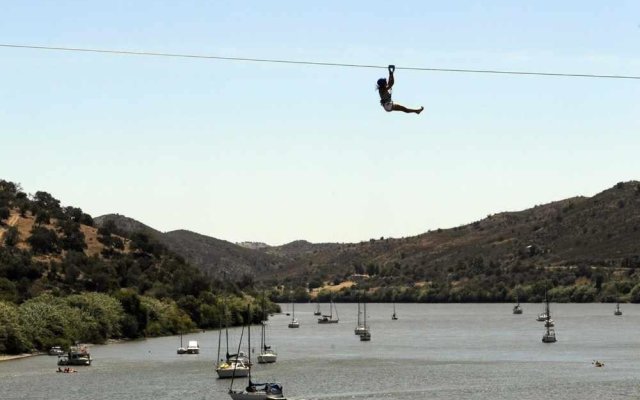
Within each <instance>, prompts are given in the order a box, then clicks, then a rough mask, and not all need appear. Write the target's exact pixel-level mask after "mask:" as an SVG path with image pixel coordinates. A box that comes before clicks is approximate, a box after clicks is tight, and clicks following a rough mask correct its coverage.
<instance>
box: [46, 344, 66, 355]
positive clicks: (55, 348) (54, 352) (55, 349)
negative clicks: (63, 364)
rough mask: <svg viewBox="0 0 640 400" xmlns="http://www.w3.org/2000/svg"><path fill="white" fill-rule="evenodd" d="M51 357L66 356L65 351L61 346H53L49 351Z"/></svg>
mask: <svg viewBox="0 0 640 400" xmlns="http://www.w3.org/2000/svg"><path fill="white" fill-rule="evenodd" d="M49 355H50V356H62V355H64V350H63V349H62V347H60V346H53V347H52V348H50V349H49Z"/></svg>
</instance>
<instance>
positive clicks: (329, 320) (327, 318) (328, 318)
mask: <svg viewBox="0 0 640 400" xmlns="http://www.w3.org/2000/svg"><path fill="white" fill-rule="evenodd" d="M334 308H335V310H336V319H333V309H334ZM339 320H340V318H339V317H338V309H337V308H336V306H335V304H333V299H332V300H331V301H330V302H329V315H323V316H321V317H320V318H318V323H319V324H337V323H338V321H339Z"/></svg>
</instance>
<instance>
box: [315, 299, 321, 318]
mask: <svg viewBox="0 0 640 400" xmlns="http://www.w3.org/2000/svg"><path fill="white" fill-rule="evenodd" d="M313 315H322V312H320V302H319V301H318V299H317V298H316V310H315V311H314V312H313Z"/></svg>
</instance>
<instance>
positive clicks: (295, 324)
mask: <svg viewBox="0 0 640 400" xmlns="http://www.w3.org/2000/svg"><path fill="white" fill-rule="evenodd" d="M291 311H293V315H291V322H289V328H300V322H298V320H297V319H296V305H295V304H294V303H293V302H292V303H291Z"/></svg>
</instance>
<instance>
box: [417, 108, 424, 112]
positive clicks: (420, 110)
mask: <svg viewBox="0 0 640 400" xmlns="http://www.w3.org/2000/svg"><path fill="white" fill-rule="evenodd" d="M422 110H424V107H420V109H419V110H417V111H416V114H420V113H421V112H422Z"/></svg>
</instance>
